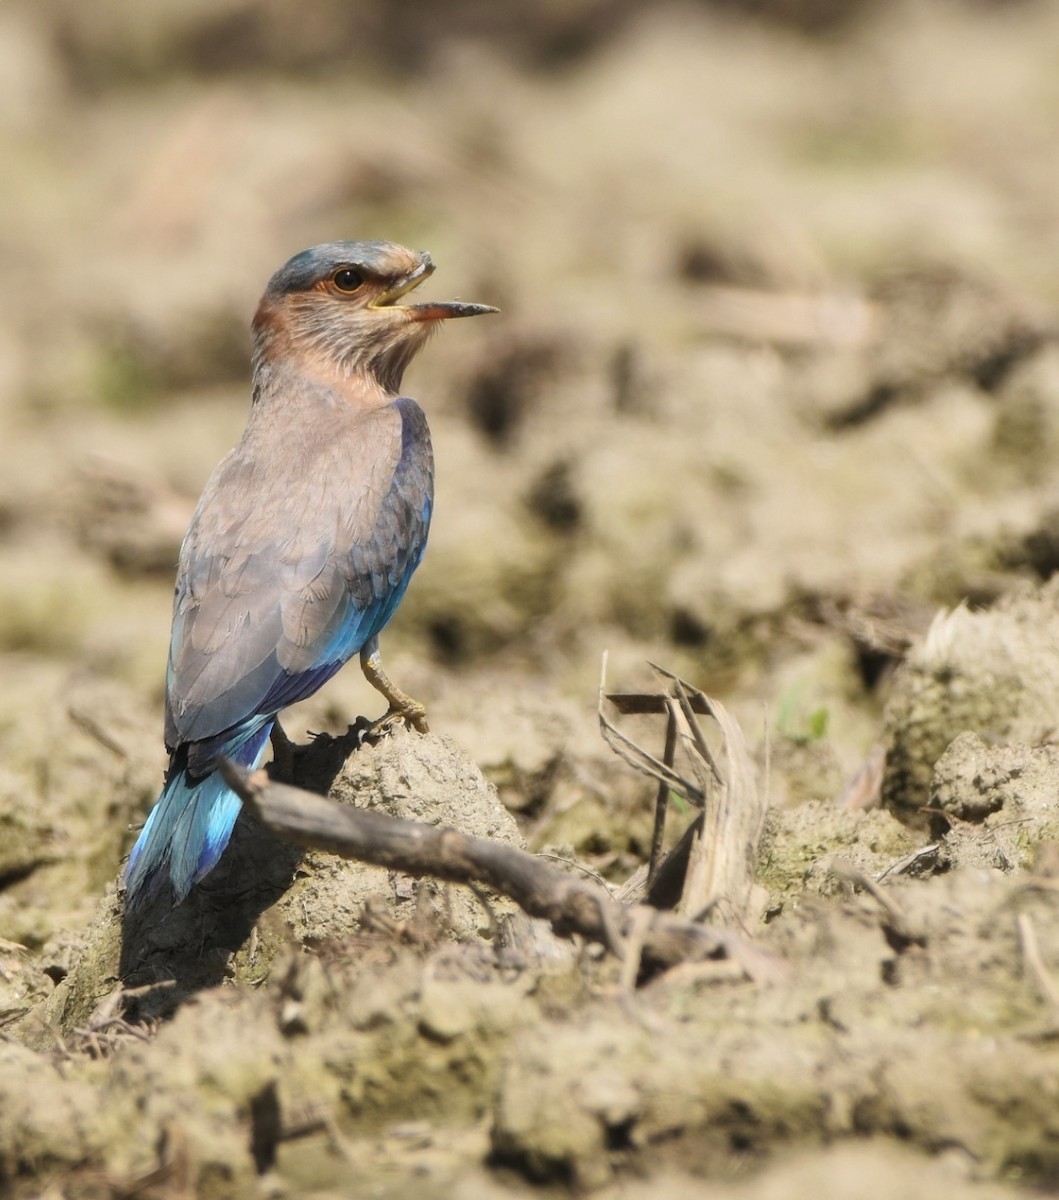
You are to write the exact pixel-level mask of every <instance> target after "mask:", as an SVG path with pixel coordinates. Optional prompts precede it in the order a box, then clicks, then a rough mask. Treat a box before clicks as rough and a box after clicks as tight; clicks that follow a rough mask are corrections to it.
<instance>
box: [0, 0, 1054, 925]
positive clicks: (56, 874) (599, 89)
mask: <svg viewBox="0 0 1059 1200" xmlns="http://www.w3.org/2000/svg"><path fill="white" fill-rule="evenodd" d="M1057 44H1059V7H1057V6H1055V5H1053V4H1050V3H1047V2H1045V0H1006V2H1004V0H993V2H987V0H965V2H962V3H957V2H955V0H954V2H950V3H940V2H939V3H934V2H926V0H920V2H916V3H911V2H909V3H890V2H886V3H878V2H874V0H744V2H741V0H713V2H709V0H700V2H698V3H694V2H691V0H688V2H686V3H676V2H674V3H669V2H666V0H652V2H650V3H647V2H643V0H562V2H560V0H555V2H550V0H540V2H537V3H531V2H529V0H524V2H520V0H510V2H506V3H498V2H497V0H454V2H452V3H449V4H445V5H439V4H436V3H429V2H427V0H400V2H397V3H395V2H393V0H390V2H386V0H375V2H373V0H361V2H351V0H305V2H304V3H300V4H298V5H291V4H285V3H281V2H280V0H208V2H207V0H184V2H183V3H181V4H178V5H177V4H172V3H167V2H164V0H137V2H136V3H135V4H125V3H118V2H117V0H114V2H111V0H90V2H88V3H86V2H84V0H7V3H5V4H4V5H3V6H2V7H0V154H2V162H3V172H2V177H3V182H2V184H0V204H2V215H3V219H2V221H0V261H2V273H0V305H2V314H0V316H2V319H0V445H2V447H3V466H2V469H0V679H2V681H3V686H2V688H0V846H2V847H3V848H2V849H0V880H2V881H3V882H4V883H5V884H10V885H12V886H6V887H5V888H4V889H2V890H0V923H2V925H3V928H4V931H5V936H9V937H11V938H13V939H15V940H17V941H20V942H23V943H25V944H27V945H31V946H33V945H37V946H39V945H41V944H42V943H43V942H45V941H46V940H47V939H48V938H49V937H52V936H54V935H55V934H56V931H57V930H60V929H63V928H67V927H70V926H72V925H76V924H77V923H78V922H83V920H85V919H86V918H87V916H88V915H89V914H90V913H91V911H92V907H93V906H94V904H95V902H96V899H97V897H98V895H99V893H100V891H101V890H102V888H103V887H104V886H105V885H106V884H107V883H108V882H110V881H111V880H113V878H114V876H115V873H116V871H117V869H118V864H119V862H120V858H121V855H122V854H123V853H125V852H126V851H127V849H128V845H129V841H130V835H129V833H128V825H129V823H130V822H135V821H137V820H142V817H143V814H144V812H145V811H146V808H147V806H148V805H149V804H150V802H151V801H152V800H153V799H154V796H155V795H156V794H157V791H158V787H159V785H160V781H161V773H162V770H163V767H164V764H165V755H164V751H163V749H162V745H161V729H162V704H163V674H164V662H165V652H166V646H167V641H168V632H169V607H170V599H171V594H172V581H173V574H174V566H175V560H176V554H177V548H178V546H179V541H180V537H181V535H182V533H183V529H184V526H185V524H186V522H187V520H188V518H189V516H190V513H191V511H192V508H193V506H194V503H195V500H196V498H197V496H198V493H199V491H200V489H201V487H202V484H203V483H204V481H205V479H206V477H207V475H208V474H209V472H210V470H211V469H212V467H213V465H214V464H215V463H216V461H217V460H218V459H219V458H220V457H221V455H222V454H223V453H224V452H225V451H226V450H227V449H228V448H229V447H230V446H231V445H232V444H233V443H234V441H235V440H236V439H237V438H238V436H239V433H240V431H241V428H242V425H243V422H244V419H245V415H246V410H247V405H248V398H249V389H248V381H249V364H248V359H249V321H250V318H251V316H252V314H253V311H254V308H255V305H256V303H257V299H258V296H259V295H260V292H261V290H262V288H263V286H264V284H265V282H266V280H267V279H268V277H269V275H270V274H271V273H272V271H273V270H275V269H276V268H277V267H278V266H279V265H281V264H282V263H283V262H284V261H285V260H286V259H287V258H288V257H290V255H291V254H293V253H294V252H296V251H298V250H300V249H302V248H304V247H306V246H309V245H313V244H315V243H318V242H322V241H329V240H334V239H339V238H350V239H361V238H379V237H381V238H389V239H392V240H395V241H399V242H403V243H406V244H408V245H411V246H414V247H418V248H423V249H428V250H429V251H430V252H431V253H432V255H433V256H434V258H435V261H436V262H437V264H438V271H437V274H436V275H435V277H434V278H433V279H432V280H431V281H430V284H429V285H428V288H427V289H425V290H424V298H427V297H428V295H429V296H434V297H436V298H444V299H450V298H454V297H460V298H464V299H470V300H476V301H481V302H485V303H492V304H497V305H499V306H500V307H501V308H502V310H503V312H502V315H501V316H499V317H496V318H490V319H489V320H483V321H477V322H467V323H458V324H457V325H454V326H453V327H452V328H449V329H447V330H445V332H444V335H443V336H442V337H440V338H438V339H437V340H436V341H434V342H433V343H432V344H431V345H430V346H429V347H428V348H427V349H426V351H425V352H424V353H423V354H422V355H421V356H420V358H419V359H418V360H417V362H416V363H415V364H414V365H413V367H412V368H411V370H410V371H409V373H408V375H407V377H406V380H405V388H406V390H407V391H408V393H409V394H411V395H413V396H415V397H417V398H418V399H419V400H420V401H421V402H422V404H423V406H424V408H425V409H426V411H427V413H428V415H429V418H430V421H431V426H432V429H433V434H434V440H435V448H436V454H437V460H438V497H437V508H436V513H435V520H434V526H433V530H432V535H431V545H430V549H429V552H428V554H427V558H426V561H425V563H424V565H423V567H422V569H421V571H420V573H419V574H418V576H417V578H416V580H415V582H414V584H413V586H412V588H411V591H410V592H409V595H408V597H407V599H406V601H405V602H404V604H403V606H402V608H401V611H400V613H399V615H398V617H397V618H396V620H395V621H394V622H393V624H392V626H391V628H390V631H389V632H388V634H387V635H386V636H385V637H384V640H383V648H384V653H385V655H386V658H387V664H388V667H389V669H390V672H391V674H392V675H393V677H394V678H395V680H397V681H398V682H399V683H400V685H401V686H402V687H403V688H405V689H406V690H408V691H409V692H411V693H412V694H413V695H415V696H417V697H419V698H420V699H422V700H424V701H425V702H426V703H427V705H428V708H429V711H430V715H431V722H432V726H433V728H435V729H436V730H439V731H441V732H443V733H450V734H452V735H454V736H455V737H456V738H457V739H458V740H459V741H460V743H461V744H462V745H463V746H464V747H465V748H466V750H467V751H468V752H469V753H470V755H471V756H472V757H473V758H475V759H476V761H478V762H480V763H481V764H482V766H483V768H484V769H485V770H486V771H487V772H488V773H489V774H490V776H491V777H492V778H493V779H495V780H496V782H497V783H498V785H499V786H500V788H501V791H502V794H503V795H504V798H505V800H506V801H507V802H508V803H509V804H510V805H511V806H512V807H513V808H514V809H515V810H516V811H518V812H519V813H520V814H521V817H522V820H523V823H524V827H525V829H526V831H527V833H528V836H529V837H530V839H531V843H532V844H533V845H535V846H538V847H539V846H543V845H553V846H558V847H564V848H568V849H572V850H574V851H575V852H576V853H578V854H579V855H581V856H583V857H585V858H587V859H589V860H590V861H592V862H594V863H595V864H596V865H597V866H599V868H600V869H601V870H604V871H607V872H609V873H611V874H614V875H617V876H621V875H622V874H623V873H627V872H628V870H630V869H631V868H632V866H633V865H635V863H636V862H637V861H639V859H640V857H641V856H642V854H643V852H644V850H645V846H646V840H647V838H648V837H649V831H650V814H649V812H648V810H647V804H646V795H645V787H646V785H644V784H643V781H640V780H637V779H635V778H629V777H628V776H627V774H626V773H625V771H624V769H623V768H621V767H620V765H619V764H618V763H617V762H616V760H613V759H612V757H611V756H609V753H608V752H607V751H606V750H605V748H604V747H603V746H602V743H601V742H600V741H599V738H598V734H597V732H596V717H595V705H596V688H597V684H598V679H599V671H600V659H601V655H602V653H603V652H604V651H609V677H608V683H609V685H610V686H612V687H614V688H636V689H642V688H645V687H653V686H654V685H653V682H652V677H651V675H650V671H649V669H648V667H647V665H646V663H647V660H653V661H656V662H660V663H662V664H664V665H665V666H667V667H669V668H671V669H674V670H677V671H679V672H681V673H682V674H683V675H685V676H686V677H687V678H688V679H690V680H691V681H692V682H694V683H695V684H697V685H699V686H701V687H703V688H705V689H706V690H707V691H709V692H711V693H713V694H715V695H718V696H719V697H720V698H721V699H723V700H724V701H725V702H726V703H727V704H729V705H730V706H731V707H732V708H733V709H734V710H735V711H736V712H737V714H738V715H739V716H740V718H741V719H742V721H743V724H744V728H745V729H746V730H747V734H748V737H749V738H750V740H751V741H752V742H753V743H754V744H755V746H757V750H758V753H759V754H760V755H762V756H763V755H764V749H763V746H764V741H765V731H766V730H768V734H769V742H770V746H771V751H770V753H771V763H772V766H771V784H770V786H771V789H772V791H773V793H774V797H775V800H776V801H777V802H779V803H798V802H803V801H806V800H813V799H816V800H833V799H834V798H835V797H837V796H838V795H839V794H840V793H841V791H842V788H843V786H844V784H845V781H846V780H847V779H848V778H849V777H850V776H851V775H852V774H853V773H854V772H856V770H857V769H858V767H859V766H860V765H861V764H862V763H863V762H864V761H865V760H866V759H867V758H868V756H869V755H870V754H871V751H872V748H873V746H875V745H876V744H877V743H878V742H880V740H881V739H882V737H883V732H882V731H883V707H884V704H885V697H886V687H887V681H888V679H889V675H890V669H891V667H892V665H893V664H894V663H895V662H897V661H898V660H899V659H900V657H901V655H902V654H903V653H904V651H905V650H906V649H907V647H908V645H909V644H910V641H911V640H912V639H913V638H915V637H916V636H918V635H919V634H920V633H921V632H922V631H923V630H924V629H925V628H926V626H927V624H928V623H929V620H930V617H931V614H932V613H933V612H934V610H935V608H936V606H938V605H939V604H953V603H956V602H959V601H960V600H962V599H969V600H970V601H971V602H972V603H975V604H981V603H988V602H989V601H991V600H993V599H994V598H996V597H998V596H999V595H1001V594H1003V593H1004V592H1006V591H1008V590H1010V589H1011V588H1012V587H1014V586H1017V585H1018V584H1019V583H1020V581H1023V580H1026V579H1030V580H1036V579H1041V578H1044V577H1046V576H1048V575H1049V574H1051V572H1052V570H1053V569H1054V566H1055V564H1056V562H1057V561H1059V515H1057V514H1059V488H1057V486H1056V479H1057V472H1056V470H1055V469H1054V466H1053V463H1054V460H1055V455H1056V450H1057V448H1059V351H1057V350H1056V347H1055V344H1054V312H1055V308H1056V304H1057V301H1059V268H1057V261H1056V256H1055V253H1054V247H1055V244H1056V243H1055V229H1056V227H1057V225H1059V175H1057V174H1056V171H1055V167H1054V163H1055V154H1056V130H1057V126H1059V74H1057V72H1056V70H1055V46H1056V45H1057ZM377 709H378V702H377V697H376V696H375V695H374V693H372V692H371V690H370V689H369V688H368V687H367V686H366V685H365V684H364V682H363V680H362V679H361V678H360V675H359V672H358V671H356V670H355V669H350V670H348V671H346V672H344V673H343V674H341V675H340V676H339V677H338V678H337V679H336V680H335V681H334V682H332V683H331V684H329V685H328V687H327V688H326V689H325V691H324V693H323V694H322V695H321V696H319V697H317V698H316V699H315V700H314V701H313V702H312V703H311V704H309V705H307V706H304V708H303V710H299V712H298V713H296V714H294V715H293V716H292V718H291V719H290V720H289V722H288V727H289V730H290V732H292V733H293V734H294V735H295V736H299V735H301V734H302V733H304V731H305V730H306V729H320V728H331V729H335V728H341V727H343V726H344V724H345V723H347V722H349V721H351V720H353V719H354V718H355V716H356V715H357V714H358V713H362V712H364V713H367V714H368V715H372V716H374V715H377ZM630 731H631V732H634V731H636V730H635V728H634V725H633V724H630ZM638 734H639V735H642V736H643V738H644V739H645V740H649V739H651V738H656V737H657V738H658V739H659V745H660V736H661V735H660V731H659V730H657V729H654V728H653V727H652V726H651V725H650V724H649V723H648V722H646V721H644V723H643V727H642V728H641V729H639V730H638ZM649 790H650V789H649V788H647V791H649Z"/></svg>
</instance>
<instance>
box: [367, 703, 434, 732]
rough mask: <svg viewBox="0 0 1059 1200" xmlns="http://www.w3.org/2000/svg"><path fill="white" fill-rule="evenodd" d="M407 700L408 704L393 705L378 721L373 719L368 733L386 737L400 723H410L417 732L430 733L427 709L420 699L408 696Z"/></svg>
mask: <svg viewBox="0 0 1059 1200" xmlns="http://www.w3.org/2000/svg"><path fill="white" fill-rule="evenodd" d="M406 700H407V703H406V704H402V705H400V706H399V707H392V708H391V709H390V711H389V712H387V713H385V714H384V715H383V716H381V717H379V719H378V720H377V721H372V723H371V726H370V728H369V729H368V734H367V735H368V736H369V737H373V738H379V737H384V736H385V735H386V734H388V733H392V732H393V730H395V729H396V728H397V727H398V726H399V725H408V726H410V727H411V728H412V729H414V730H415V731H416V732H417V733H429V732H430V726H429V725H428V724H427V710H426V709H425V708H424V707H423V705H422V704H420V703H419V701H418V700H412V699H411V698H410V697H406Z"/></svg>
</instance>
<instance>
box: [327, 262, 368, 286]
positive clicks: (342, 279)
mask: <svg viewBox="0 0 1059 1200" xmlns="http://www.w3.org/2000/svg"><path fill="white" fill-rule="evenodd" d="M331 282H332V283H333V284H334V285H335V287H336V288H338V290H339V291H340V292H355V291H356V290H357V288H359V287H360V286H361V284H363V282H364V276H363V275H361V273H360V272H359V271H354V270H353V268H352V267H343V268H342V269H341V270H340V271H336V272H335V273H334V274H333V275H332V276H331Z"/></svg>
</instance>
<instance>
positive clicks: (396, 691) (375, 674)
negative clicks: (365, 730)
mask: <svg viewBox="0 0 1059 1200" xmlns="http://www.w3.org/2000/svg"><path fill="white" fill-rule="evenodd" d="M360 669H361V670H362V671H363V672H364V678H365V679H366V680H367V681H368V683H370V684H371V686H372V687H373V688H374V689H375V690H376V691H377V692H382V694H383V695H384V696H385V697H386V699H387V700H388V701H389V704H390V711H389V712H388V713H387V714H386V716H385V717H383V718H381V720H378V721H376V722H375V723H374V725H373V726H372V729H373V731H378V732H381V730H382V729H383V728H385V727H386V726H388V725H389V724H391V722H392V719H393V718H395V717H400V718H401V720H403V721H405V722H407V723H408V724H409V725H411V726H412V727H413V728H414V729H418V730H419V732H420V733H427V732H428V726H427V710H426V709H425V708H424V707H423V705H422V704H420V703H419V701H418V700H413V699H412V697H411V696H406V695H405V694H404V692H402V691H401V689H400V688H398V687H395V686H394V685H393V684H392V683H391V682H390V678H389V676H388V675H387V674H386V672H385V671H384V670H383V669H382V656H381V655H380V654H379V639H378V638H372V639H371V641H370V642H368V643H367V644H366V645H365V646H364V647H363V649H362V650H361V652H360Z"/></svg>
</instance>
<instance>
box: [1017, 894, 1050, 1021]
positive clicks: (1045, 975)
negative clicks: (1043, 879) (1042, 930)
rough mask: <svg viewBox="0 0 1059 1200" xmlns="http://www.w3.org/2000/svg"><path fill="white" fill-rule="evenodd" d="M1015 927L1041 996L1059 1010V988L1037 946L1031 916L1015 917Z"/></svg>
mask: <svg viewBox="0 0 1059 1200" xmlns="http://www.w3.org/2000/svg"><path fill="white" fill-rule="evenodd" d="M1015 927H1016V929H1018V932H1019V944H1020V945H1021V946H1022V957H1023V958H1025V960H1026V966H1028V967H1029V969H1030V971H1031V972H1032V973H1033V977H1034V979H1036V980H1037V986H1038V987H1039V988H1040V990H1041V994H1042V995H1043V996H1044V998H1045V999H1046V1000H1047V1001H1048V1003H1049V1004H1050V1005H1051V1006H1052V1007H1053V1008H1059V988H1057V987H1056V985H1055V981H1054V980H1053V979H1052V977H1051V975H1050V974H1049V972H1048V968H1047V967H1046V966H1045V965H1044V959H1043V958H1041V950H1040V946H1039V945H1038V944H1037V930H1036V929H1035V928H1034V926H1033V921H1032V920H1031V918H1030V916H1029V914H1028V913H1019V914H1018V915H1017V916H1016V917H1015Z"/></svg>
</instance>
